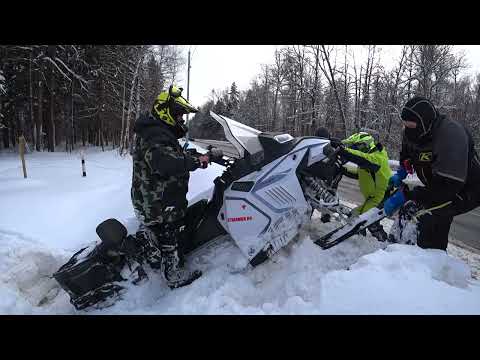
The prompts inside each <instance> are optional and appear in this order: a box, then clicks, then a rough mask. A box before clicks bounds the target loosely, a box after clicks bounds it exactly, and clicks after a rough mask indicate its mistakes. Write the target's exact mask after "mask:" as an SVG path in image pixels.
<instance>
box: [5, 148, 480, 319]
mask: <svg viewBox="0 0 480 360" xmlns="http://www.w3.org/2000/svg"><path fill="white" fill-rule="evenodd" d="M86 165H87V177H86V178H82V177H81V164H80V157H79V155H78V153H74V154H65V153H41V154H37V153H33V154H27V171H28V175H29V178H28V179H23V177H22V174H21V165H20V161H19V159H18V155H15V154H1V153H0V182H1V183H2V187H0V198H1V199H2V201H1V202H0V214H1V217H0V313H2V314H51V313H54V314H79V313H81V314H83V313H85V312H77V311H76V310H75V309H74V308H73V306H72V305H70V303H69V297H68V296H67V294H66V293H65V292H64V291H63V290H61V289H60V288H59V287H58V285H57V284H56V282H55V281H54V280H53V279H52V278H51V277H50V276H51V274H52V273H53V272H54V271H56V270H57V269H58V268H59V267H60V266H61V265H62V264H63V263H65V262H66V261H67V260H68V258H69V257H70V256H71V255H72V254H73V252H74V251H76V250H78V248H80V247H81V246H83V245H87V244H91V243H92V242H93V241H94V240H96V239H97V236H96V234H95V227H96V225H97V224H98V223H100V222H101V221H103V220H105V219H106V218H110V217H115V218H117V219H119V220H120V221H122V222H123V223H124V224H125V225H126V226H127V227H128V229H129V231H131V232H132V231H135V230H136V226H137V221H136V219H135V217H134V215H133V209H132V206H131V202H130V182H131V167H132V164H131V158H130V157H128V156H127V157H125V158H121V157H119V156H118V155H117V154H116V152H114V151H108V152H104V153H102V152H98V151H92V150H90V151H88V152H87V156H86ZM221 171H222V168H221V167H220V166H217V165H212V166H210V167H209V168H208V169H206V170H198V171H195V172H193V173H192V176H191V181H190V191H189V194H188V196H187V197H188V199H189V201H190V202H194V201H196V200H197V199H199V198H202V197H209V196H210V195H211V191H212V188H211V185H212V181H213V179H214V178H215V177H216V176H217V175H218V174H219V173H220V172H221ZM384 224H385V225H386V228H388V227H389V226H390V225H391V222H390V221H389V220H385V221H384ZM334 226H335V224H333V223H329V224H323V223H321V222H320V221H319V219H318V218H314V219H312V222H311V223H309V224H307V225H306V226H305V227H304V229H303V230H302V232H301V234H300V236H299V237H298V239H297V240H296V241H294V242H292V243H291V244H290V245H289V246H288V247H287V248H286V249H283V250H281V251H280V252H279V253H278V254H277V255H276V256H275V257H274V259H272V261H270V262H268V263H265V264H262V265H260V266H259V267H257V268H255V269H253V270H250V271H242V269H243V267H244V266H245V265H246V262H245V259H244V258H243V256H242V255H241V253H240V251H239V250H238V249H237V248H236V247H235V245H234V244H233V243H232V242H231V241H229V239H228V237H226V238H224V239H223V240H222V239H220V240H218V241H216V242H215V243H212V244H210V245H209V246H208V247H206V248H203V249H201V250H199V251H198V252H197V253H196V254H195V257H194V258H192V259H191V261H190V266H192V267H196V268H200V269H202V270H203V271H204V276H202V278H200V279H199V280H197V281H195V282H194V283H193V284H191V285H190V286H188V287H185V288H181V289H177V290H174V291H171V290H170V289H168V287H167V286H166V284H165V282H164V280H163V278H162V276H161V275H160V274H158V273H155V272H154V271H153V270H151V269H147V272H148V274H149V277H150V279H149V281H147V282H145V283H143V284H140V285H138V286H136V285H132V284H128V285H127V284H125V285H127V286H128V291H127V292H126V293H125V294H124V295H123V299H122V300H120V301H118V302H117V303H116V304H115V305H114V306H112V307H109V308H106V309H103V310H93V311H89V312H88V314H99V313H102V314H480V282H478V281H476V280H474V279H472V275H471V270H470V268H469V266H468V265H467V264H466V263H465V262H464V261H462V260H459V259H456V258H453V257H451V256H448V255H447V254H445V253H444V252H441V251H436V250H422V249H419V248H417V247H413V246H407V245H391V246H388V247H386V248H385V245H384V244H382V243H379V242H377V241H376V240H375V239H374V238H372V237H370V236H367V237H362V236H355V237H352V238H351V239H349V240H347V241H345V242H344V243H342V244H340V245H338V246H336V247H333V248H331V249H328V250H322V249H320V248H319V247H318V246H316V245H315V244H313V242H312V241H311V238H310V234H312V233H324V232H327V231H329V230H331V229H332V228H333V227H334Z"/></svg>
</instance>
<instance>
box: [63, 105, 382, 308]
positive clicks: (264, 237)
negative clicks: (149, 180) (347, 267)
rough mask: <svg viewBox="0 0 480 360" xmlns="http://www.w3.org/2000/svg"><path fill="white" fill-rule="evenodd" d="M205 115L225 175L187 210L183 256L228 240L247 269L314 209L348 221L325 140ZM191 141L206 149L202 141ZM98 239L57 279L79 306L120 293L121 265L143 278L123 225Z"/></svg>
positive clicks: (350, 228)
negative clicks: (217, 133)
mask: <svg viewBox="0 0 480 360" xmlns="http://www.w3.org/2000/svg"><path fill="white" fill-rule="evenodd" d="M210 115H211V117H212V118H213V119H214V120H216V121H217V122H218V123H219V124H220V125H221V126H222V128H223V131H224V134H225V138H226V139H227V141H223V142H220V141H211V142H210V147H212V146H215V147H216V148H219V149H221V150H222V152H223V156H222V157H220V158H216V159H215V158H213V159H211V160H212V161H213V162H215V163H218V164H220V165H223V166H225V170H224V172H223V174H222V175H221V176H219V177H217V178H216V179H215V180H214V184H215V186H214V191H213V195H212V198H211V199H210V200H209V201H207V200H201V201H198V202H196V203H194V204H192V205H191V206H189V208H188V210H187V217H186V218H187V222H188V223H187V231H186V236H185V241H184V242H183V244H181V245H182V246H181V252H182V253H183V254H186V255H188V254H190V253H192V252H193V251H194V250H195V249H198V248H199V247H201V246H203V245H204V244H207V243H209V242H211V241H213V240H214V239H217V238H218V237H221V236H224V235H229V237H230V238H231V240H232V241H233V242H234V243H235V244H236V245H237V246H238V248H239V249H240V251H241V252H242V254H243V255H244V256H245V258H246V260H247V261H248V264H249V265H248V266H250V267H255V266H258V265H259V264H261V263H263V262H264V261H266V260H267V259H269V258H270V257H272V256H273V255H274V254H275V253H276V252H277V251H278V250H280V249H281V248H282V247H284V246H285V245H287V244H288V243H289V242H290V241H291V240H292V239H294V238H295V237H296V235H297V234H298V233H299V230H300V228H301V227H302V225H303V224H305V223H307V222H308V221H310V218H311V215H312V212H313V210H314V209H317V210H319V211H320V212H322V214H325V213H330V214H336V216H340V217H342V218H343V219H347V218H348V217H349V212H350V209H349V208H347V207H345V206H343V205H341V204H340V202H339V197H338V195H337V191H336V189H337V186H338V182H339V181H340V179H341V177H342V171H341V167H342V165H343V163H342V161H341V160H340V159H339V157H338V151H337V150H335V149H334V148H333V147H332V146H331V144H330V141H329V140H327V139H323V138H318V137H313V136H307V137H297V138H294V137H292V136H291V135H289V134H284V133H266V132H260V131H258V130H256V129H253V128H251V127H248V126H246V125H244V124H242V123H239V122H237V121H234V120H232V119H229V118H227V117H225V116H221V115H217V114H215V113H213V112H210ZM190 141H191V142H193V143H194V144H195V143H196V142H197V143H198V144H201V145H202V146H205V140H201V141H200V140H195V139H190ZM383 216H385V215H384V214H383V210H380V209H372V211H371V213H370V214H364V215H362V218H360V219H357V220H356V221H353V222H352V221H349V222H348V223H347V224H346V225H345V226H344V227H342V228H341V229H337V230H335V231H334V232H332V233H330V234H327V235H326V236H324V237H322V238H319V239H316V240H315V242H316V243H317V244H318V245H320V246H321V247H323V248H328V247H330V246H333V245H335V244H337V243H338V242H340V241H342V240H344V239H346V238H348V237H349V236H351V235H353V234H354V233H358V232H359V231H361V230H362V229H364V228H366V227H367V226H368V225H370V224H372V223H373V222H375V221H378V220H379V219H381V218H382V217H383ZM97 234H98V235H99V237H100V238H101V240H102V243H101V246H97V247H96V248H95V249H93V250H91V251H90V252H89V251H85V250H86V249H82V250H81V251H79V252H78V253H77V254H75V255H74V256H73V257H72V259H70V261H69V262H68V263H67V264H65V265H64V266H62V268H60V270H59V271H58V272H57V273H55V274H54V277H55V279H56V280H57V281H58V282H59V283H60V285H61V286H62V287H63V288H64V289H65V290H66V291H67V292H68V293H69V295H70V296H71V302H72V304H73V305H75V307H76V308H77V309H82V308H86V307H89V306H91V305H94V304H96V303H98V302H100V301H103V300H105V299H106V298H108V297H110V296H111V295H112V294H118V293H120V292H121V290H122V286H121V285H120V282H119V280H122V279H124V278H122V276H121V274H120V273H121V271H122V269H123V267H124V266H125V264H128V265H129V267H130V269H132V266H133V269H132V271H133V270H135V272H136V273H137V275H138V276H137V277H136V279H137V280H138V279H141V278H142V277H144V276H145V274H144V271H143V269H142V267H141V266H139V264H140V265H141V263H142V259H141V258H142V255H141V250H139V246H138V244H136V241H135V238H134V236H133V235H127V230H126V229H125V227H124V226H123V225H122V224H120V223H119V222H118V221H116V220H114V219H109V220H107V221H105V222H103V223H102V224H100V225H99V226H98V227H97ZM140 248H141V246H140ZM111 259H113V260H111ZM132 264H133V265H132Z"/></svg>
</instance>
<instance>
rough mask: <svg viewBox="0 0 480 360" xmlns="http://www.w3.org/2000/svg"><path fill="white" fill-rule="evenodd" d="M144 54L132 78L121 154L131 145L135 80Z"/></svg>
mask: <svg viewBox="0 0 480 360" xmlns="http://www.w3.org/2000/svg"><path fill="white" fill-rule="evenodd" d="M142 60H143V56H140V57H139V59H138V61H137V66H136V68H135V72H134V73H133V79H132V86H131V87H130V98H129V100H128V110H127V119H126V124H125V137H124V139H123V140H122V146H121V148H120V154H121V155H123V153H124V151H125V149H128V147H129V146H128V145H129V142H128V141H129V139H130V136H129V130H130V113H131V112H132V102H133V93H134V90H135V82H136V81H137V78H138V71H139V69H140V64H141V63H142Z"/></svg>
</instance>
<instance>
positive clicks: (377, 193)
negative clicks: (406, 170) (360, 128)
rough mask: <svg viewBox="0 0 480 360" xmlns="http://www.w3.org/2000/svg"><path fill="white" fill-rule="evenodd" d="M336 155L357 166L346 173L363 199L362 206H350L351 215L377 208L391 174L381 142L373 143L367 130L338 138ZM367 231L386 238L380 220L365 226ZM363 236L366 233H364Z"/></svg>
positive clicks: (379, 205)
mask: <svg viewBox="0 0 480 360" xmlns="http://www.w3.org/2000/svg"><path fill="white" fill-rule="evenodd" d="M340 156H341V157H343V158H344V159H345V160H347V161H350V162H352V163H354V164H356V165H357V166H358V168H357V169H354V170H350V169H348V168H347V171H348V173H350V174H348V173H344V174H345V175H346V176H348V177H351V178H355V179H358V183H359V186H360V191H361V193H362V195H363V196H364V198H365V201H364V203H363V204H362V205H360V206H358V207H356V208H355V209H353V211H352V214H353V215H360V214H363V213H365V212H366V211H368V210H370V209H372V208H374V207H377V208H381V207H382V205H383V201H384V199H385V198H386V197H387V196H388V195H389V194H388V193H387V188H388V180H389V179H390V177H391V176H392V172H391V170H390V166H389V164H388V154H387V151H386V150H385V148H384V147H383V145H382V144H380V143H379V142H376V141H375V139H374V137H373V136H372V135H370V134H369V133H367V132H359V133H356V134H353V135H351V136H350V137H349V138H347V139H345V140H343V141H342V145H341V150H340ZM368 230H369V231H370V233H371V234H372V235H373V236H374V237H376V238H377V239H378V240H379V241H385V240H387V238H388V235H387V233H386V232H385V230H384V229H383V227H382V225H381V224H380V222H376V223H374V224H372V225H370V226H369V227H368ZM364 235H366V233H364Z"/></svg>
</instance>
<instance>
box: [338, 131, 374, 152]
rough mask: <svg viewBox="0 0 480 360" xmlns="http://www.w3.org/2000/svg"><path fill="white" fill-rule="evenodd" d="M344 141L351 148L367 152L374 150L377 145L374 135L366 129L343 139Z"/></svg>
mask: <svg viewBox="0 0 480 360" xmlns="http://www.w3.org/2000/svg"><path fill="white" fill-rule="evenodd" d="M342 143H343V144H345V145H346V146H347V147H348V148H350V149H353V150H359V151H361V152H365V153H368V152H370V151H372V150H373V149H375V146H376V144H375V139H374V137H373V136H372V135H370V134H369V133H367V132H364V131H361V132H359V133H356V134H353V135H351V136H350V137H348V138H347V139H345V140H342Z"/></svg>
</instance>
